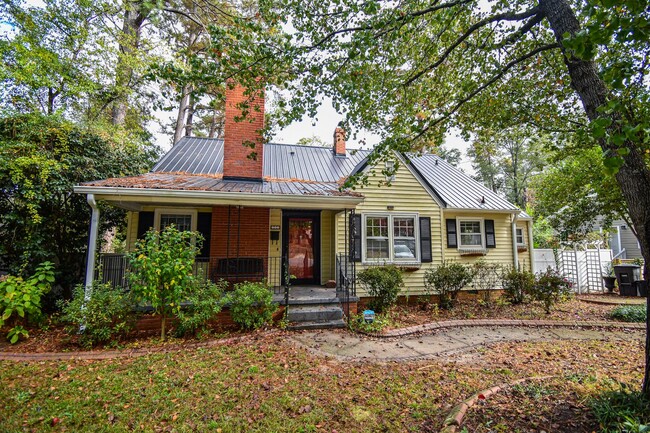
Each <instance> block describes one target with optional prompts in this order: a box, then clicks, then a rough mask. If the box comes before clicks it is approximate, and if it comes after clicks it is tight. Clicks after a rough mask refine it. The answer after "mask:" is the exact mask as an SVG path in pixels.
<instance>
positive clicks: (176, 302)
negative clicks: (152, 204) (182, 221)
mask: <svg viewBox="0 0 650 433" xmlns="http://www.w3.org/2000/svg"><path fill="white" fill-rule="evenodd" d="M202 241H203V237H202V236H201V234H200V233H198V232H189V231H179V230H177V229H176V227H174V225H173V224H172V225H169V226H167V227H165V229H164V230H163V231H162V232H158V231H156V230H153V229H152V230H149V231H148V232H147V234H146V235H145V238H144V239H141V240H138V242H137V243H136V246H135V251H134V252H133V253H131V254H129V256H128V257H129V263H130V265H131V272H130V273H129V283H130V287H131V291H132V292H133V295H134V297H135V299H136V300H137V301H138V302H147V303H150V304H151V307H152V308H153V310H154V312H155V313H156V314H159V315H161V316H162V321H161V329H160V338H162V339H163V340H164V339H165V322H166V319H167V317H170V316H172V315H177V314H178V313H179V312H180V309H181V302H183V301H185V299H186V298H187V296H188V293H189V291H190V290H191V288H192V287H193V285H194V284H195V278H194V259H195V258H196V255H197V254H198V252H199V250H200V249H201V243H202Z"/></svg>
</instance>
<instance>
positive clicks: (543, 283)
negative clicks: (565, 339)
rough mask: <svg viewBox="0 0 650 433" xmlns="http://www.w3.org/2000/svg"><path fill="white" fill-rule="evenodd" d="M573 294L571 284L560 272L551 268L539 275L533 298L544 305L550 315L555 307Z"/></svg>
mask: <svg viewBox="0 0 650 433" xmlns="http://www.w3.org/2000/svg"><path fill="white" fill-rule="evenodd" d="M571 294H572V292H571V282H570V281H569V280H567V279H566V278H565V277H564V276H563V275H562V274H560V273H559V272H558V271H556V270H553V269H551V268H550V267H549V268H548V269H546V271H544V272H540V273H539V274H537V277H536V280H535V285H534V286H533V292H532V297H533V299H535V300H538V301H541V302H542V303H543V304H544V310H545V311H546V313H550V312H551V307H552V306H553V305H555V304H556V303H557V302H559V301H561V300H563V299H566V298H568V297H570V296H571Z"/></svg>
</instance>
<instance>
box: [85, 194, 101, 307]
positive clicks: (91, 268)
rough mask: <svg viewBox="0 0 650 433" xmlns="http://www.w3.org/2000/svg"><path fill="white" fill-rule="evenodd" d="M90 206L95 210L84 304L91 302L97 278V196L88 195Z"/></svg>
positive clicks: (91, 225) (91, 223)
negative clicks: (94, 282)
mask: <svg viewBox="0 0 650 433" xmlns="http://www.w3.org/2000/svg"><path fill="white" fill-rule="evenodd" d="M87 200H88V204H89V205H90V207H91V208H92V210H93V213H92V216H91V218H90V235H89V236H88V257H87V259H86V284H85V291H84V302H88V301H89V300H90V294H91V292H92V289H93V280H94V278H95V253H96V252H97V233H98V231H99V208H98V207H97V202H95V196H94V195H93V194H88V197H87Z"/></svg>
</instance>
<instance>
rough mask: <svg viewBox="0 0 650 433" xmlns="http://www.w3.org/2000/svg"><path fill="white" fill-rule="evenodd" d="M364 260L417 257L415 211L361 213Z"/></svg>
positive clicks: (389, 260)
mask: <svg viewBox="0 0 650 433" xmlns="http://www.w3.org/2000/svg"><path fill="white" fill-rule="evenodd" d="M363 233H364V238H363V243H364V249H363V251H364V260H366V261H382V262H418V261H420V254H419V251H418V250H419V246H418V245H419V243H418V227H417V215H413V214H406V215H405V214H381V215H373V214H370V215H364V231H363Z"/></svg>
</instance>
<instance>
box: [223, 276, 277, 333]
mask: <svg viewBox="0 0 650 433" xmlns="http://www.w3.org/2000/svg"><path fill="white" fill-rule="evenodd" d="M224 302H226V303H227V304H229V305H230V315H231V317H232V320H233V321H234V322H235V323H236V324H238V325H239V326H241V327H242V328H244V329H257V328H260V327H262V326H264V325H266V324H267V323H269V322H270V321H271V319H273V313H275V311H276V310H277V309H278V306H277V304H276V303H275V302H273V292H272V291H271V290H270V289H269V288H268V287H267V286H266V284H264V283H251V282H248V281H247V282H243V283H239V284H236V285H235V290H233V291H232V292H230V293H228V294H227V295H226V296H225V297H224Z"/></svg>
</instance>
